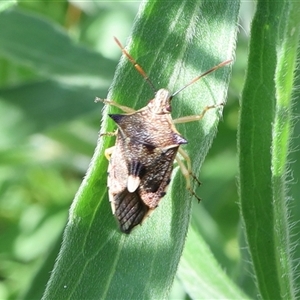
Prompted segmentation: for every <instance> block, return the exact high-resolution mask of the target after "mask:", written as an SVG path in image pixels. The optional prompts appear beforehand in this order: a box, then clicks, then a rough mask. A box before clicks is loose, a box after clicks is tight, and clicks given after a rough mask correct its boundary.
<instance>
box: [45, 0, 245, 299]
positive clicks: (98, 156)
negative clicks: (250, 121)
mask: <svg viewBox="0 0 300 300" xmlns="http://www.w3.org/2000/svg"><path fill="white" fill-rule="evenodd" d="M238 9H239V2H238V1H235V2H229V3H225V2H224V1H217V2H216V1H214V2H211V1H207V2H206V1H204V2H203V1H192V2H191V1H180V2H168V1H145V2H143V4H142V6H141V10H140V12H139V14H138V17H137V19H136V22H135V27H134V29H133V35H132V39H131V40H130V43H129V47H128V50H129V52H130V53H131V54H132V55H133V56H134V57H136V58H137V59H138V62H139V63H140V64H141V65H142V66H143V68H144V69H145V70H146V71H147V73H148V74H149V75H150V78H152V81H153V82H154V85H155V86H157V85H158V83H159V85H160V86H161V87H166V86H167V87H169V88H170V89H171V90H172V91H174V90H176V89H178V88H179V87H182V86H183V85H184V84H186V83H187V82H189V81H190V80H191V79H192V78H194V77H195V76H196V75H199V74H200V73H201V72H204V71H206V70H207V69H209V68H211V67H212V66H214V65H216V64H218V63H220V62H221V61H224V60H227V59H230V58H231V57H232V56H233V51H234V46H235V38H236V30H237V28H236V21H237V15H238ZM166 12H167V14H166ZM228 69H229V68H228V67H226V68H223V69H220V70H218V71H217V72H216V73H215V74H211V75H209V76H207V77H206V78H205V79H203V80H202V81H200V82H198V83H196V84H194V85H193V86H192V87H190V88H188V89H187V90H185V91H184V92H182V93H181V94H180V95H179V96H178V97H176V98H175V99H174V115H175V116H176V115H177V116H178V115H181V116H182V115H188V114H195V113H200V112H201V108H203V107H205V106H206V105H209V104H211V103H220V102H222V101H224V99H225V96H226V91H227V87H228V71H229V70H228ZM150 92H151V89H150V88H149V86H148V85H147V84H145V83H143V79H142V78H141V76H140V74H138V73H137V72H136V70H134V68H133V66H132V65H131V64H130V63H129V62H128V61H127V60H126V59H125V58H124V57H123V59H122V61H121V64H120V66H119V68H118V71H117V73H116V77H115V80H114V83H113V87H112V90H111V93H110V98H111V99H114V100H115V101H117V102H119V103H122V104H125V105H129V106H132V107H135V108H139V107H142V106H144V105H145V104H146V102H147V100H149V99H151V97H153V93H150ZM200 95H201V98H200ZM202 99H203V100H202ZM106 111H108V109H106ZM217 122H218V112H216V111H210V112H209V113H208V114H207V115H206V116H205V118H204V119H203V120H201V122H194V123H195V124H192V123H191V124H186V125H182V126H178V127H180V130H181V132H182V134H183V135H184V136H185V137H186V138H187V139H188V140H190V142H191V143H190V144H189V145H188V147H187V150H188V152H189V153H190V155H191V157H192V158H193V162H194V166H195V169H196V170H195V171H196V172H197V171H198V170H199V167H200V165H201V163H202V161H203V159H204V156H205V154H206V153H207V151H208V148H209V146H210V145H211V142H212V139H213V137H214V134H215V131H216V125H217ZM110 124H111V123H110ZM111 129H112V126H111V125H109V126H108V117H107V116H105V118H104V122H103V131H107V130H108V131H109V130H111ZM195 133H196V134H195ZM108 145H109V141H108V139H106V140H104V139H100V140H99V144H98V147H97V149H96V152H95V155H94V158H93V160H92V163H91V166H90V169H89V171H88V173H87V175H86V177H85V180H84V181H83V183H82V185H81V187H80V189H79V191H78V193H77V196H76V198H75V200H74V203H73V206H72V209H71V212H70V217H69V222H68V225H67V227H66V230H65V233H64V240H63V245H62V248H61V251H60V254H59V256H58V260H57V262H56V265H55V268H54V270H53V272H52V276H51V279H50V281H49V282H48V286H47V290H46V292H45V294H44V296H43V299H54V298H55V299H66V298H72V299H83V298H85V299H87V298H88V299H94V298H98V299H99V298H103V299H105V298H107V299H121V298H130V299H145V298H152V299H163V298H166V297H167V295H168V291H169V289H170V287H171V285H172V282H173V278H174V276H175V273H176V269H177V265H178V262H179V259H180V256H181V253H182V250H183V245H184V241H185V236H186V232H187V228H188V224H189V214H190V200H189V196H188V194H187V192H186V191H185V182H184V179H183V177H182V176H181V174H178V175H180V176H176V175H177V174H176V175H175V178H174V179H173V181H172V184H171V190H170V192H169V193H168V196H167V197H165V199H163V200H162V203H161V205H160V206H159V208H158V209H156V210H155V212H154V213H153V215H151V217H150V218H149V219H148V220H146V221H145V223H144V224H143V225H142V226H141V227H138V228H136V229H135V230H134V231H133V232H132V233H131V234H130V235H128V236H126V235H124V234H122V233H120V232H119V231H118V229H117V225H116V222H115V220H114V218H113V216H112V214H111V210H110V207H109V201H108V199H107V189H106V170H107V162H106V159H105V157H104V156H103V151H104V148H106V147H107V146H108ZM175 173H176V172H175ZM171 197H172V199H173V201H171V199H170V198H171ZM211 288H212V289H213V288H214V286H211Z"/></svg>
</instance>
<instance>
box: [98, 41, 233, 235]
mask: <svg viewBox="0 0 300 300" xmlns="http://www.w3.org/2000/svg"><path fill="white" fill-rule="evenodd" d="M115 41H116V43H117V44H118V45H119V47H120V48H121V50H122V52H123V54H124V55H126V57H127V58H128V59H129V61H130V62H131V63H132V64H133V65H134V67H135V68H136V69H137V70H138V72H139V73H140V74H141V75H142V76H143V77H144V79H145V80H146V81H147V82H148V83H149V84H150V86H151V87H152V88H153V89H154V90H155V88H154V85H153V84H152V82H151V81H150V79H149V77H148V76H147V74H146V72H145V71H144V70H143V69H142V67H141V66H140V65H138V64H137V62H136V61H135V60H134V58H133V57H132V56H131V55H130V54H129V53H128V52H127V51H126V50H125V48H124V47H123V46H122V45H121V43H120V42H119V41H118V40H117V39H116V38H115ZM230 62H231V60H227V61H224V62H222V63H220V64H219V65H217V66H215V67H213V68H211V69H210V70H208V71H206V72H205V73H203V74H201V75H200V76H198V77H196V78H194V79H193V80H192V81H190V82H189V83H188V84H186V85H185V86H183V87H182V88H181V89H179V90H178V91H176V92H175V93H170V92H169V91H168V90H167V89H164V88H162V89H160V90H158V91H157V92H156V93H155V96H154V98H153V99H152V100H150V101H149V103H148V104H147V106H145V107H143V108H141V109H139V110H134V109H132V108H130V107H127V106H123V105H120V104H118V103H116V102H114V101H111V100H108V99H100V98H96V101H101V102H104V103H105V104H108V105H112V106H115V107H118V108H119V109H121V110H122V111H123V112H124V113H122V114H109V116H110V117H111V118H112V119H113V120H114V122H115V123H116V124H117V131H116V132H115V133H107V134H103V135H115V136H116V143H115V146H113V147H111V148H108V149H106V151H105V156H106V157H107V159H108V160H109V167H108V182H107V185H108V188H109V201H110V203H111V207H112V212H113V214H114V215H115V216H116V218H117V220H118V222H119V225H120V229H121V231H122V232H125V233H130V231H131V230H132V228H133V227H135V226H136V225H138V224H141V223H142V221H143V220H144V219H145V218H146V217H147V216H148V215H149V214H150V213H151V212H152V211H153V210H154V209H155V208H156V207H157V206H158V203H159V201H160V200H161V199H162V197H163V196H164V195H165V194H166V189H167V187H168V184H169V182H170V178H171V173H172V169H173V162H174V160H176V161H177V163H178V165H179V167H180V169H181V171H182V173H183V175H184V177H185V179H186V187H187V189H188V191H189V192H190V193H191V194H192V195H194V196H195V197H196V198H197V199H199V198H198V197H197V195H196V194H195V193H194V191H193V189H192V187H191V177H194V178H195V176H194V175H193V173H192V166H191V160H190V158H189V156H188V154H187V153H186V152H185V151H184V150H183V149H182V148H180V145H182V144H186V143H187V141H186V140H185V138H184V137H182V136H181V135H180V133H179V132H178V131H177V130H176V128H175V124H178V123H186V122H192V121H198V120H201V119H202V118H203V116H204V115H205V113H206V112H207V111H208V110H209V109H212V108H216V107H218V106H220V105H223V103H221V104H219V105H211V106H206V107H205V108H204V109H203V111H202V112H201V113H200V114H199V115H194V116H185V117H181V118H178V119H174V120H173V119H172V117H171V100H172V99H173V97H174V96H176V95H177V94H178V93H179V92H181V91H182V90H183V89H185V88H186V87H188V86H189V85H191V84H193V83H194V82H196V81H198V80H199V79H200V78H202V77H203V76H205V75H207V74H209V73H211V72H213V71H215V70H217V69H219V68H221V67H223V66H225V65H227V64H229V63H230ZM178 152H179V153H180V155H181V158H180V157H179V156H178V155H177V154H178ZM184 160H185V161H186V164H185V163H184V162H183V161H184Z"/></svg>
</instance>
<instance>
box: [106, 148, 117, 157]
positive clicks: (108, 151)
mask: <svg viewBox="0 0 300 300" xmlns="http://www.w3.org/2000/svg"><path fill="white" fill-rule="evenodd" d="M115 148H116V147H115V146H113V147H110V148H107V149H105V151H104V155H105V157H106V158H107V160H110V157H111V155H112V153H113V152H114V150H115Z"/></svg>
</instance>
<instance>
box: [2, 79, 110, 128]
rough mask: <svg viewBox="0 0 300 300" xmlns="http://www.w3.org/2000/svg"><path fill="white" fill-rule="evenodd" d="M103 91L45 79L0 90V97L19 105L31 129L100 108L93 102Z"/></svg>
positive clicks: (54, 123)
mask: <svg viewBox="0 0 300 300" xmlns="http://www.w3.org/2000/svg"><path fill="white" fill-rule="evenodd" d="M104 94H106V91H105V90H102V89H99V88H98V89H93V88H89V89H87V88H85V87H80V86H70V85H65V84H59V83H57V82H54V81H50V80H46V81H40V82H34V83H27V84H23V85H19V86H14V87H9V88H2V89H0V97H2V98H3V99H4V100H6V101H8V102H9V103H11V104H13V105H15V106H17V107H18V108H20V109H21V110H22V111H23V113H24V115H25V117H26V120H27V121H29V122H30V123H31V126H32V127H33V129H34V130H44V129H45V128H47V127H49V126H52V127H53V126H57V125H58V123H61V122H67V121H70V120H73V119H76V118H78V117H80V116H82V115H83V114H85V113H86V114H87V113H90V112H92V111H95V110H96V109H97V110H98V111H99V115H100V109H99V108H100V107H99V105H98V106H97V105H96V104H95V103H94V99H95V97H96V96H97V95H104Z"/></svg>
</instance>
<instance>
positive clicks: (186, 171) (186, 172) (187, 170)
mask: <svg viewBox="0 0 300 300" xmlns="http://www.w3.org/2000/svg"><path fill="white" fill-rule="evenodd" d="M178 152H179V153H180V155H181V156H182V158H183V160H185V161H186V165H187V166H186V165H185V164H184V163H183V161H182V160H181V159H180V158H179V157H178V155H177V156H176V158H175V159H176V161H177V163H178V165H179V167H180V170H181V173H182V174H183V176H184V177H185V180H186V188H187V190H188V191H189V192H190V193H191V195H192V196H194V197H195V198H196V199H197V200H198V201H200V200H201V199H200V198H199V197H198V196H197V194H196V193H195V192H194V191H193V189H192V187H191V177H192V178H193V179H194V180H196V181H197V183H198V184H199V185H200V184H201V183H200V181H199V180H198V178H197V177H196V176H195V174H194V173H193V171H192V163H191V159H190V157H189V155H188V154H187V153H186V152H185V151H184V150H183V149H181V148H179V149H178Z"/></svg>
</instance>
